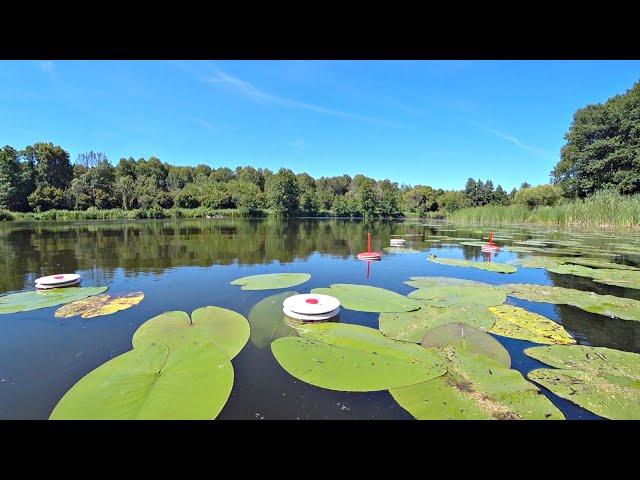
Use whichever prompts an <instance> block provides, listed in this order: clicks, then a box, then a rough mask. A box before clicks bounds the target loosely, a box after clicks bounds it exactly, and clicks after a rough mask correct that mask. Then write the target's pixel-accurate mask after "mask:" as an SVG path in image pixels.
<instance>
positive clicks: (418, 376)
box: [271, 323, 446, 392]
mask: <svg viewBox="0 0 640 480" xmlns="http://www.w3.org/2000/svg"><path fill="white" fill-rule="evenodd" d="M298 332H299V334H300V337H284V338H279V339H277V340H275V341H274V342H273V343H272V344H271V350H272V352H273V355H274V356H275V358H276V360H277V361H278V363H279V364H280V365H281V366H282V368H284V369H285V370H286V371H287V372H288V373H290V374H291V375H293V376H294V377H296V378H297V379H299V380H302V381H303V382H306V383H309V384H311V385H315V386H318V387H322V388H327V389H329V390H341V391H347V392H368V391H376V390H387V389H389V388H392V387H399V386H405V385H411V384H414V383H420V382H424V381H426V380H430V379H432V378H435V377H437V376H440V375H442V374H444V373H445V372H446V368H445V366H444V364H443V363H442V361H441V360H440V359H439V358H438V357H437V356H436V355H434V354H433V353H432V352H429V351H427V350H425V349H424V348H422V347H420V346H419V345H415V344H411V343H405V342H398V341H395V340H391V339H389V338H387V337H385V336H384V335H382V333H380V332H379V331H378V330H375V329H373V328H368V327H363V326H360V325H352V324H341V323H323V324H319V325H305V326H304V328H300V329H299V330H298Z"/></svg>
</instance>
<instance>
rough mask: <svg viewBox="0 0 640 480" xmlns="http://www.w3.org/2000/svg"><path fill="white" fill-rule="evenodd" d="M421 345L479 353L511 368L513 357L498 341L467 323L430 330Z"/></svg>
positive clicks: (450, 324)
mask: <svg viewBox="0 0 640 480" xmlns="http://www.w3.org/2000/svg"><path fill="white" fill-rule="evenodd" d="M420 344H421V345H422V346H423V347H425V348H444V347H455V348H456V350H458V351H460V350H464V351H467V352H471V353H479V354H482V355H485V356H487V357H489V358H492V359H494V360H495V361H497V362H498V363H500V364H501V365H502V366H503V367H506V368H510V367H511V356H510V355H509V352H508V351H507V349H506V348H504V347H503V346H502V344H501V343H500V342H499V341H498V340H496V339H495V338H493V337H492V336H491V335H489V334H488V333H486V332H484V331H482V330H478V329H477V328H473V327H472V326H470V325H467V324H465V323H449V324H446V325H442V326H440V327H437V328H434V329H433V330H429V331H428V332H427V333H426V334H425V335H424V337H422V340H421V341H420Z"/></svg>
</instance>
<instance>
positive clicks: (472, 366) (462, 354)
mask: <svg viewBox="0 0 640 480" xmlns="http://www.w3.org/2000/svg"><path fill="white" fill-rule="evenodd" d="M441 356H442V358H443V359H444V360H445V361H446V364H447V369H448V371H447V373H446V374H445V375H443V376H441V377H438V378H435V379H433V380H429V381H427V382H422V383H419V384H416V385H410V386H407V387H402V388H392V389H390V390H389V392H390V393H391V395H392V396H393V398H394V399H395V400H396V401H397V402H398V403H399V404H400V406H401V407H402V408H404V409H405V410H407V411H408V412H409V413H410V414H411V415H413V416H414V417H415V418H417V419H419V420H460V419H465V420H466V419H478V420H480V419H499V420H517V419H540V420H545V419H550V420H552V419H553V420H561V419H564V415H563V414H562V412H561V411H560V410H558V408H557V407H556V406H555V405H554V404H553V403H551V401H550V400H549V399H548V398H547V397H545V396H544V395H543V394H542V393H541V392H540V390H539V389H538V388H537V387H536V386H535V385H534V384H532V383H530V382H528V381H527V380H525V378H524V377H523V376H522V375H521V374H520V372H518V371H517V370H511V369H509V368H505V367H504V366H503V365H501V364H500V363H499V362H497V361H496V360H494V359H492V358H489V357H487V356H485V355H480V354H477V353H472V352H467V351H464V350H458V349H456V348H453V347H445V348H443V349H441Z"/></svg>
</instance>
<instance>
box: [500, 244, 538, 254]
mask: <svg viewBox="0 0 640 480" xmlns="http://www.w3.org/2000/svg"><path fill="white" fill-rule="evenodd" d="M504 249H505V250H509V251H510V252H516V253H533V252H535V249H533V248H527V247H517V246H512V245H509V246H506V247H504Z"/></svg>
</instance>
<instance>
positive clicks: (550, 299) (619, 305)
mask: <svg viewBox="0 0 640 480" xmlns="http://www.w3.org/2000/svg"><path fill="white" fill-rule="evenodd" d="M499 287H500V288H503V289H504V290H505V291H506V292H507V294H508V295H509V296H511V297H516V298H521V299H523V300H529V301H530V302H544V303H555V304H567V305H572V306H574V307H577V308H581V309H582V310H585V311H587V312H591V313H597V314H599V315H606V316H608V317H617V318H621V319H623V320H640V301H638V300H633V299H630V298H623V297H615V296H613V295H598V294H597V293H594V292H586V291H583V290H574V289H572V288H563V287H551V286H548V285H531V284H525V283H508V284H503V285H499Z"/></svg>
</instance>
